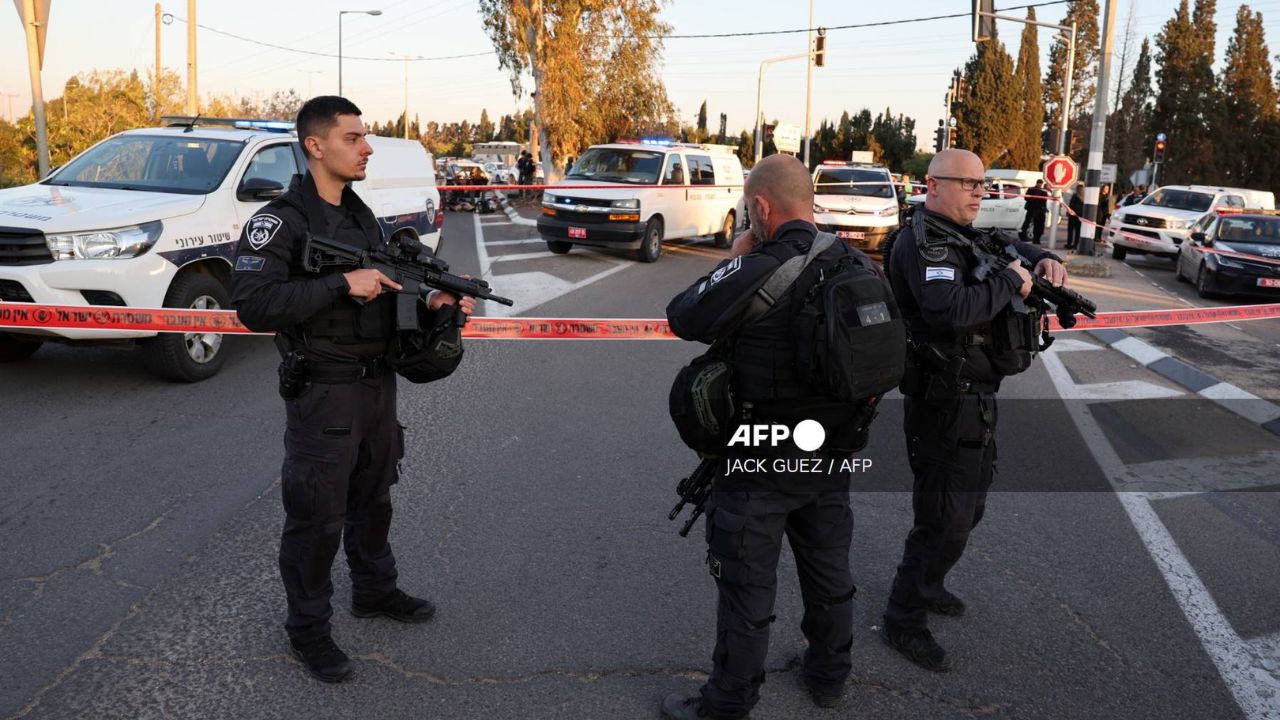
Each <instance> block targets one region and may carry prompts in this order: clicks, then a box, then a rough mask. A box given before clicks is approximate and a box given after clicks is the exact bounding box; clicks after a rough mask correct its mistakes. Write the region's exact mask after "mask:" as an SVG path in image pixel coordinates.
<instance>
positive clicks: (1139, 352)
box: [1085, 329, 1280, 436]
mask: <svg viewBox="0 0 1280 720" xmlns="http://www.w3.org/2000/svg"><path fill="white" fill-rule="evenodd" d="M1085 332H1087V333H1089V334H1090V335H1092V336H1093V337H1094V338H1095V339H1097V340H1100V341H1102V342H1103V343H1104V344H1105V345H1106V346H1107V347H1109V348H1111V349H1113V350H1115V351H1117V352H1119V353H1122V354H1124V355H1125V356H1127V357H1129V358H1131V359H1133V360H1135V361H1137V362H1138V363H1140V364H1141V365H1142V366H1143V367H1145V368H1146V369H1148V370H1150V371H1151V372H1153V373H1155V374H1157V375H1159V376H1160V377H1163V378H1165V379H1166V380H1169V381H1171V382H1173V383H1176V384H1178V385H1180V386H1182V387H1184V388H1186V389H1187V390H1190V391H1191V392H1193V393H1195V394H1197V395H1199V396H1201V397H1203V398H1206V399H1209V400H1212V401H1214V402H1215V403H1217V404H1218V405H1220V406H1222V407H1223V408H1226V409H1227V410H1230V411H1231V412H1233V413H1235V414H1236V415H1239V416H1240V417H1242V418H1244V419H1245V420H1248V421H1249V422H1251V423H1254V424H1256V425H1259V426H1261V427H1262V428H1263V429H1264V430H1267V431H1269V432H1271V433H1272V434H1274V435H1277V436H1280V405H1276V404H1275V403H1273V402H1270V401H1268V400H1263V399H1262V398H1260V397H1258V396H1257V395H1254V394H1252V393H1249V392H1247V391H1245V390H1243V389H1241V388H1240V387H1237V386H1235V385H1232V384H1231V383H1228V382H1223V381H1222V380H1219V379H1218V378H1215V377H1214V376H1212V375H1210V374H1208V373H1206V372H1204V371H1203V370H1201V369H1200V368H1197V367H1195V366H1194V365H1191V364H1189V363H1187V362H1184V361H1183V360H1180V359H1178V358H1176V357H1174V356H1172V355H1170V354H1169V353H1167V352H1165V351H1163V350H1160V349H1159V348H1156V347H1155V346H1153V345H1151V344H1150V343H1147V342H1143V341H1142V340H1139V339H1138V338H1136V337H1133V336H1132V335H1130V334H1129V333H1126V332H1124V331H1122V330H1112V329H1102V330H1086V331H1085Z"/></svg>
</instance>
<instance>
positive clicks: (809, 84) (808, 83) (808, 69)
mask: <svg viewBox="0 0 1280 720" xmlns="http://www.w3.org/2000/svg"><path fill="white" fill-rule="evenodd" d="M805 37H807V38H808V39H809V48H808V52H806V53H805V57H807V58H808V60H806V61H805V67H804V166H805V168H806V169H807V168H808V167H809V133H810V132H811V131H810V129H809V116H810V108H811V107H812V105H813V0H809V31H808V32H807V33H805Z"/></svg>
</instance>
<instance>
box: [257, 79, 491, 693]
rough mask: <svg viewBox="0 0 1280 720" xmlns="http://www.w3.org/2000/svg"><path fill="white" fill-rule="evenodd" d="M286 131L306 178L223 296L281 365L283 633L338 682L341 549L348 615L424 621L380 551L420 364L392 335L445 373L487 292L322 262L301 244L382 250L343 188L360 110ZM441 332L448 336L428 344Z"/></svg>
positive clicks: (361, 159)
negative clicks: (401, 376)
mask: <svg viewBox="0 0 1280 720" xmlns="http://www.w3.org/2000/svg"><path fill="white" fill-rule="evenodd" d="M297 132H298V139H299V142H301V143H302V146H303V148H304V149H305V151H306V156H307V168H308V170H307V172H306V174H304V175H301V176H295V177H294V180H293V182H292V184H291V185H290V187H289V190H288V191H287V192H286V193H285V194H283V195H281V196H280V197H278V198H276V199H275V200H272V201H271V202H270V203H268V204H267V205H266V206H265V207H263V208H262V209H261V210H259V211H258V213H257V214H256V215H254V216H253V217H252V218H251V219H250V220H249V221H248V222H246V223H245V226H244V230H243V232H242V234H241V236H240V242H239V246H238V248H237V254H236V261H235V268H234V272H233V273H232V288H233V297H234V301H235V305H236V308H237V313H238V315H239V317H240V321H241V322H243V323H244V324H245V325H246V326H247V327H249V328H250V329H253V330H256V331H260V332H261V331H274V332H275V333H276V343H277V346H278V347H279V348H280V351H281V355H282V356H283V357H284V358H285V362H284V363H283V364H282V365H281V368H280V380H281V384H280V392H281V395H282V396H284V398H285V410H286V413H287V422H286V430H285V459H284V465H283V468H282V469H281V490H282V495H283V501H284V510H285V524H284V531H283V535H282V537H281V540H280V556H279V562H280V575H281V577H282V579H283V581H284V587H285V595H286V597H287V599H288V619H287V621H286V622H285V630H286V632H287V633H288V636H289V642H290V645H291V647H292V651H293V654H294V656H295V657H297V658H298V659H299V660H300V661H301V662H302V663H303V665H305V666H306V668H307V670H308V672H310V674H311V675H312V676H313V677H315V678H317V679H319V680H322V681H324V682H340V681H342V680H344V679H346V678H347V677H348V676H349V675H350V674H351V669H352V668H351V664H350V662H349V660H348V658H347V656H346V654H345V653H343V652H342V650H341V649H339V648H338V646H337V645H336V644H335V643H334V641H333V639H332V637H331V635H330V624H329V618H330V617H331V616H332V614H333V611H332V608H331V606H330V603H329V600H330V597H331V596H332V594H333V583H332V582H331V580H330V568H331V566H332V564H333V558H334V555H335V554H336V553H337V550H338V545H339V543H341V544H342V545H343V547H344V548H345V550H346V555H347V565H348V567H349V568H350V572H351V585H352V598H351V612H352V614H353V615H355V616H356V617H361V618H366V617H375V616H384V617H388V618H392V619H394V620H398V621H401V622H424V621H427V620H430V619H431V617H432V616H433V615H434V614H435V606H434V605H432V603H431V602H430V601H428V600H424V599H421V598H417V597H414V596H412V595H409V594H406V593H405V592H404V591H402V590H400V589H399V586H398V583H397V573H396V560H395V556H394V555H393V554H392V552H391V546H390V544H389V543H388V542H387V533H388V530H389V529H390V525H391V494H390V492H391V485H392V484H394V483H395V482H396V481H397V479H398V477H399V475H398V463H399V461H400V459H401V458H402V457H403V455H404V431H403V428H402V427H401V426H400V424H399V423H398V422H397V420H396V380H395V373H396V371H398V370H399V371H405V372H408V373H409V374H406V377H409V376H410V374H412V371H414V370H421V367H419V366H418V365H414V364H412V363H410V364H406V363H404V362H403V361H404V360H405V359H406V358H405V355H404V353H403V352H402V351H401V352H398V351H397V350H398V349H400V347H401V346H400V345H399V344H398V340H399V339H401V338H406V339H412V338H414V337H416V338H417V339H418V344H417V345H415V346H414V348H415V350H417V351H422V350H423V348H424V347H426V346H430V347H431V348H449V349H448V351H447V352H445V353H444V355H443V356H441V355H439V354H436V355H433V354H432V353H430V352H427V353H424V354H420V356H419V357H416V358H413V359H414V360H423V361H425V362H426V363H427V364H428V365H431V367H430V368H428V370H430V371H431V372H429V373H427V374H428V375H429V376H430V377H438V376H442V375H443V374H447V372H448V370H451V369H452V367H451V364H456V362H457V361H458V360H460V357H461V347H460V341H459V339H458V328H460V326H461V324H462V322H464V321H465V316H466V315H469V314H470V313H471V312H472V310H473V309H474V307H475V300H474V299H473V297H467V296H466V295H472V296H478V295H482V293H483V291H485V290H486V288H484V287H482V286H480V285H476V286H474V287H471V286H468V285H466V284H465V283H466V279H465V278H457V277H456V276H449V277H448V278H444V279H445V280H446V281H447V282H446V284H443V285H441V284H437V285H436V287H446V288H448V290H441V289H436V290H428V289H426V288H424V287H421V285H422V284H423V283H422V281H423V280H427V279H428V278H427V277H426V275H425V274H423V273H418V274H417V275H416V276H413V277H410V276H409V275H405V274H404V273H400V274H397V275H396V277H398V278H399V280H397V279H396V277H391V276H389V275H388V272H386V271H387V270H389V269H391V268H390V267H389V266H386V265H384V266H382V269H379V268H378V267H377V266H361V263H360V262H359V261H358V260H356V261H354V262H353V261H351V260H350V259H347V260H339V259H337V258H335V256H334V255H333V253H332V248H331V249H330V251H329V252H328V254H326V253H325V252H323V251H321V250H320V249H318V248H316V247H310V246H311V245H313V244H314V243H311V242H309V240H310V239H311V238H330V239H332V241H333V242H335V243H337V244H340V245H342V246H343V247H347V248H349V249H354V250H355V251H356V253H357V255H358V254H359V252H362V251H375V250H381V249H382V248H383V244H384V243H383V238H382V231H381V229H380V228H379V226H378V221H377V219H376V218H375V217H374V214H373V212H372V211H370V209H369V208H368V207H367V206H366V205H365V204H364V203H363V202H362V201H361V200H360V198H359V197H358V196H357V195H356V194H355V192H354V191H352V190H351V188H350V187H349V186H348V183H350V182H352V181H355V180H363V179H364V177H365V166H366V164H367V163H368V160H369V156H370V155H371V154H373V150H372V149H371V148H370V147H369V143H368V142H367V141H366V140H365V135H366V134H367V132H368V131H367V130H366V129H365V126H364V123H363V122H361V120H360V110H359V108H357V107H356V106H355V105H354V104H353V103H351V102H350V101H349V100H346V99H345V98H341V97H336V96H321V97H316V98H312V99H311V100H308V101H307V102H306V103H305V104H304V105H303V106H302V108H301V110H299V112H298V119H297ZM326 258H327V259H328V262H324V260H325V259H326ZM435 269H436V270H437V271H439V269H438V268H435ZM440 272H442V271H440ZM450 278H452V279H450ZM435 279H436V280H439V279H440V278H439V277H437V278H435ZM402 283H403V284H402ZM409 283H413V284H412V285H409V286H408V287H407V288H406V284H409ZM449 283H452V284H449ZM459 283H463V284H459ZM406 289H407V291H408V292H409V293H411V294H410V296H409V297H410V303H409V305H408V306H407V312H406V313H402V314H401V315H400V316H398V315H397V303H396V302H395V300H394V297H395V295H392V294H389V293H387V292H386V291H387V290H394V291H401V290H406ZM464 293H465V294H464ZM459 295H463V296H462V297H461V299H460V298H459ZM419 297H421V298H422V299H421V300H419ZM413 320H416V321H418V322H417V323H416V324H415V323H414V322H412V321H413ZM415 330H416V331H417V332H415ZM433 333H434V334H433ZM442 334H443V335H442ZM444 336H447V337H446V339H447V340H448V341H447V342H446V341H443V340H442V341H440V342H439V343H437V344H434V345H433V344H432V342H433V340H435V339H437V338H439V337H444ZM432 363H434V365H432ZM440 368H443V369H440ZM410 379H415V378H412V377H411V378H410ZM415 381H418V380H416V379H415Z"/></svg>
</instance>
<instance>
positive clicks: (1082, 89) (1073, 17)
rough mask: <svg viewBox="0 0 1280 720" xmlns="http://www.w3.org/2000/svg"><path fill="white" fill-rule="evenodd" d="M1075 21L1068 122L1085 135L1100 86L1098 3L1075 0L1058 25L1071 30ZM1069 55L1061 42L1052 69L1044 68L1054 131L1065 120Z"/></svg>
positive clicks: (1047, 110)
mask: <svg viewBox="0 0 1280 720" xmlns="http://www.w3.org/2000/svg"><path fill="white" fill-rule="evenodd" d="M1073 22H1074V23H1075V25H1076V52H1075V64H1074V66H1073V67H1072V72H1071V98H1070V101H1071V112H1070V116H1069V117H1068V118H1067V121H1068V124H1069V127H1070V128H1072V129H1073V130H1077V131H1080V133H1081V134H1082V135H1083V133H1084V132H1087V131H1088V128H1089V124H1090V118H1091V117H1092V113H1093V96H1094V93H1095V92H1096V91H1097V86H1098V0H1072V1H1071V2H1070V3H1069V4H1068V5H1067V13H1066V16H1064V17H1063V18H1062V20H1061V21H1060V22H1059V23H1058V24H1059V25H1065V26H1068V27H1070V25H1071V23H1073ZM1063 34H1065V33H1063ZM1069 55H1070V52H1069V48H1068V43H1067V42H1066V41H1064V40H1062V39H1059V40H1058V41H1057V42H1056V43H1054V45H1053V47H1052V48H1050V49H1049V66H1048V67H1047V68H1046V69H1045V75H1044V109H1045V116H1044V122H1045V124H1046V125H1048V126H1049V128H1050V129H1052V130H1055V131H1056V130H1057V129H1058V128H1059V127H1060V122H1061V117H1062V102H1063V92H1062V91H1063V82H1062V80H1063V78H1064V77H1065V76H1066V74H1067V59H1068V56H1069ZM1050 134H1051V135H1052V134H1053V133H1050ZM1068 150H1069V149H1068ZM1054 152H1057V148H1054Z"/></svg>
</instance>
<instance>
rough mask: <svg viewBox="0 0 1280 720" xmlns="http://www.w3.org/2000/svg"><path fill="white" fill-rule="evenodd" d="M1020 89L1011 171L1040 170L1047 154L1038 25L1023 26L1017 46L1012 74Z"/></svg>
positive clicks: (1033, 16)
mask: <svg viewBox="0 0 1280 720" xmlns="http://www.w3.org/2000/svg"><path fill="white" fill-rule="evenodd" d="M1035 19H1036V10H1035V8H1028V9H1027V20H1028V21H1031V22H1034V21H1035ZM1013 75H1014V83H1015V85H1016V88H1017V90H1018V95H1019V104H1020V106H1021V108H1020V109H1021V116H1020V120H1019V121H1018V123H1017V127H1015V128H1014V132H1013V138H1012V144H1011V146H1010V148H1009V158H1008V164H1009V167H1012V168H1021V169H1024V170H1025V169H1034V168H1038V167H1040V156H1041V155H1042V154H1043V151H1044V134H1043V130H1044V94H1043V90H1042V89H1041V86H1040V43H1039V38H1038V33H1037V28H1036V26H1035V25H1024V26H1023V27H1022V42H1021V43H1020V44H1019V45H1018V65H1017V67H1016V68H1015V69H1014V71H1013Z"/></svg>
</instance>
